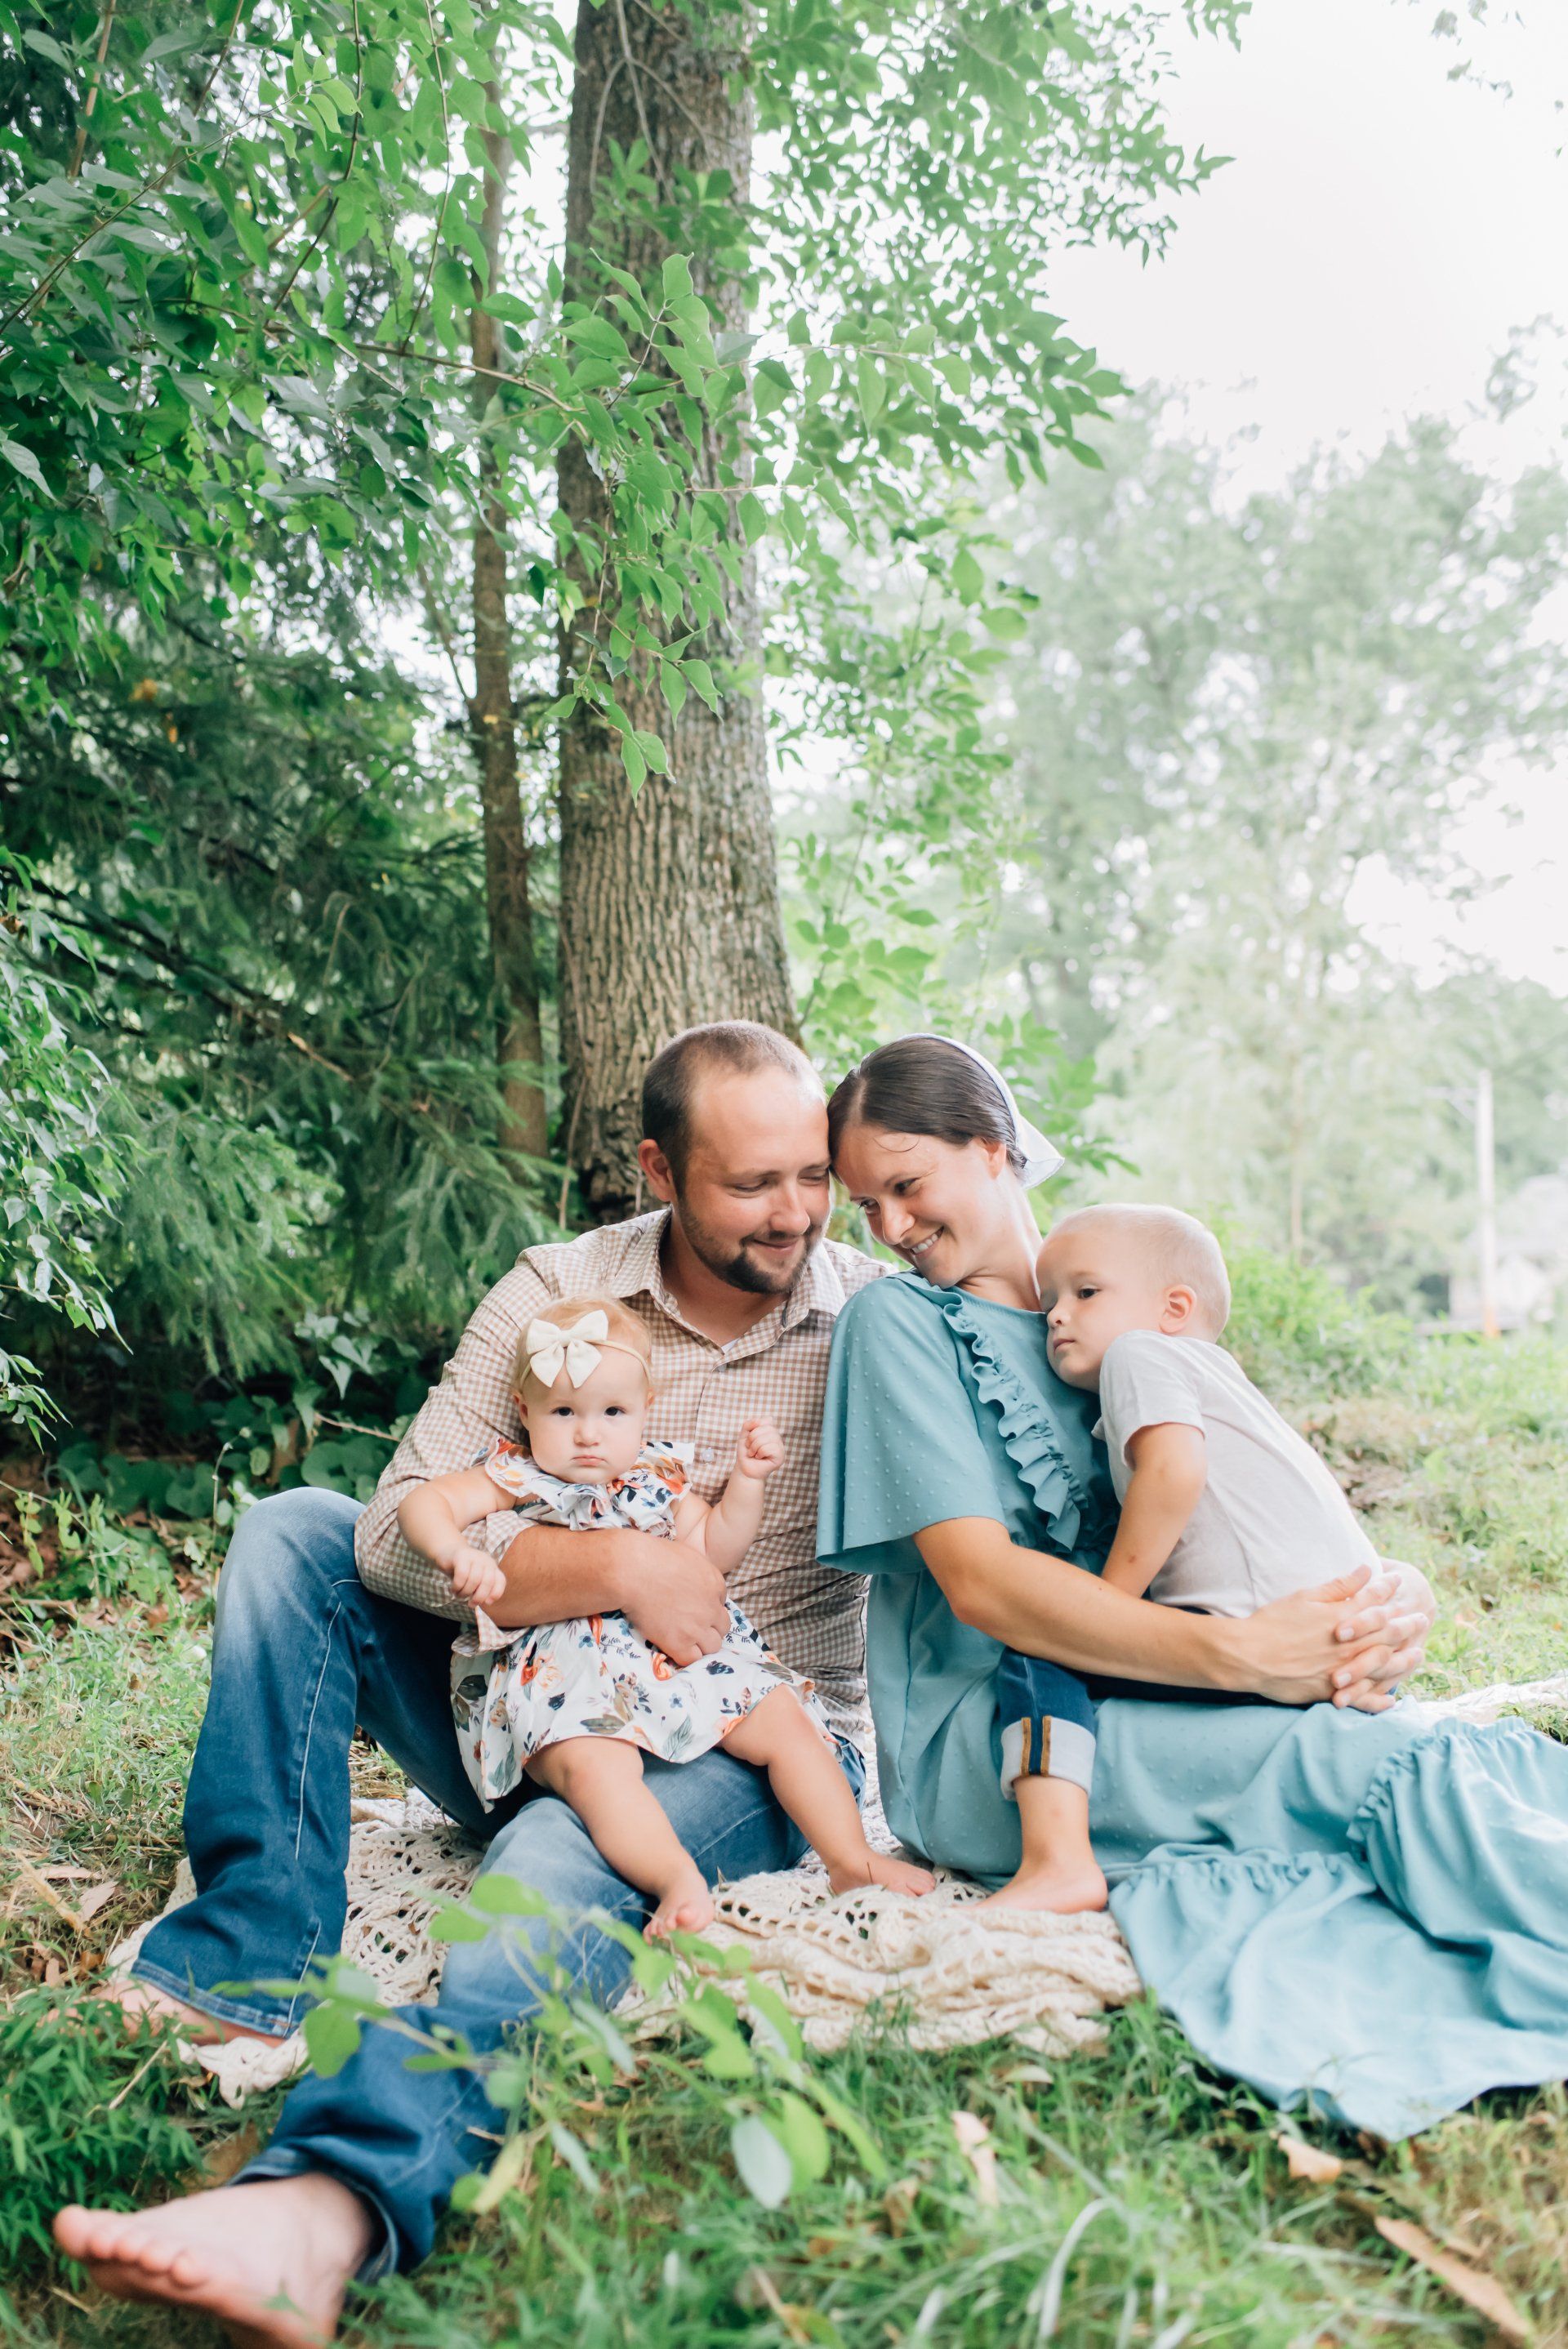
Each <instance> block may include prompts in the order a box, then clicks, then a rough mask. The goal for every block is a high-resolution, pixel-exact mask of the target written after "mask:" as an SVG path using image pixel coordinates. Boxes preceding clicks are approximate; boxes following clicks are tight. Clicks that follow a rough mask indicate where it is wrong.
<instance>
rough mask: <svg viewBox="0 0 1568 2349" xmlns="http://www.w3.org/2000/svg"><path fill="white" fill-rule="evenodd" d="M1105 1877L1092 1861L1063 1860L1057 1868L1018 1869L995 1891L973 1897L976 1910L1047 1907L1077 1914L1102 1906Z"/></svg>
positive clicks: (1062, 1914)
mask: <svg viewBox="0 0 1568 2349" xmlns="http://www.w3.org/2000/svg"><path fill="white" fill-rule="evenodd" d="M1107 1897H1108V1896H1107V1893H1106V1885H1105V1878H1104V1877H1103V1876H1102V1875H1101V1873H1100V1871H1099V1868H1097V1867H1096V1865H1095V1863H1094V1861H1093V1860H1092V1859H1090V1860H1082V1859H1073V1860H1063V1861H1061V1862H1060V1863H1059V1864H1058V1865H1057V1867H1055V1868H1050V1867H1040V1868H1020V1869H1019V1870H1018V1873H1017V1875H1016V1876H1015V1877H1014V1878H1013V1880H1012V1882H1011V1883H1010V1884H1004V1885H1003V1887H1002V1889H1001V1890H1000V1891H999V1892H991V1893H988V1894H987V1895H986V1897H985V1899H984V1900H977V1901H976V1902H975V1907H976V1908H977V1909H1051V1910H1053V1911H1054V1912H1055V1914H1056V1915H1057V1916H1058V1917H1077V1916H1080V1915H1081V1914H1082V1913H1083V1912H1084V1910H1085V1909H1103V1908H1104V1907H1105V1904H1106V1899H1107Z"/></svg>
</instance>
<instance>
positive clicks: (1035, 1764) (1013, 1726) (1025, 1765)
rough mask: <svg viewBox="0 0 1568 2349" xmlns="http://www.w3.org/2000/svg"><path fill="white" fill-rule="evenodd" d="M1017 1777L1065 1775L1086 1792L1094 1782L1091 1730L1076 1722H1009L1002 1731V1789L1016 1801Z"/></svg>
mask: <svg viewBox="0 0 1568 2349" xmlns="http://www.w3.org/2000/svg"><path fill="white" fill-rule="evenodd" d="M1020 1778H1065V1779H1066V1780H1067V1781H1068V1784H1069V1785H1074V1786H1081V1787H1082V1788H1083V1790H1084V1793H1085V1794H1086V1795H1087V1794H1088V1791H1089V1788H1090V1787H1091V1786H1092V1785H1093V1784H1094V1732H1093V1730H1092V1729H1085V1728H1084V1727H1083V1726H1082V1724H1081V1723H1078V1722H1076V1721H1054V1720H1051V1719H1048V1718H1047V1719H1045V1720H1039V1719H1036V1720H1032V1721H1010V1722H1009V1723H1007V1725H1006V1728H1005V1729H1004V1730H1003V1732H1002V1792H1003V1794H1004V1795H1006V1798H1007V1800H1008V1802H1010V1803H1016V1801H1017V1799H1018V1796H1017V1792H1016V1789H1017V1783H1018V1780H1019V1779H1020Z"/></svg>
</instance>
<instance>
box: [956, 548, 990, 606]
mask: <svg viewBox="0 0 1568 2349" xmlns="http://www.w3.org/2000/svg"><path fill="white" fill-rule="evenodd" d="M953 592H954V595H956V596H957V597H958V600H959V602H960V603H961V604H976V603H978V602H979V600H980V598H981V596H982V595H984V594H985V573H984V572H983V571H982V570H981V568H980V565H979V564H977V563H976V562H975V557H974V555H973V554H971V553H970V551H969V549H968V548H967V547H966V546H961V547H960V548H959V550H958V553H957V555H956V556H955V557H954V564H953Z"/></svg>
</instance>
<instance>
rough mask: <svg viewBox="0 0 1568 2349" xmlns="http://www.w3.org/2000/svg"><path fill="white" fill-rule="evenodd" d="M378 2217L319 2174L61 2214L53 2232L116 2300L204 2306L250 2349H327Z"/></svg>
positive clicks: (234, 2338) (74, 2208)
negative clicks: (153, 2205) (147, 2205)
mask: <svg viewBox="0 0 1568 2349" xmlns="http://www.w3.org/2000/svg"><path fill="white" fill-rule="evenodd" d="M372 2233H373V2221H372V2220H371V2216H370V2212H369V2211H368V2209H366V2206H365V2204H364V2203H363V2202H362V2201H361V2200H360V2199H359V2197H358V2195H357V2194H354V2193H351V2192H350V2191H349V2189H348V2188H347V2187H346V2186H342V2185H339V2183H338V2181H337V2179H336V2178H327V2177H325V2176H324V2175H323V2173H322V2172H321V2171H320V2170H311V2171H308V2172H307V2173H306V2174H305V2175H304V2177H302V2178H257V2179H255V2180H254V2181H253V2183H252V2184H250V2185H241V2186H222V2187H219V2188H218V2189H216V2190H215V2191H214V2192H212V2193H211V2194H191V2195H190V2196H188V2197H187V2198H186V2199H185V2200H184V2201H183V2202H166V2203H164V2204H163V2205H162V2207H161V2209H156V2210H137V2211H130V2212H127V2211H124V2210H84V2209H82V2208H81V2206H80V2205H79V2204H78V2203H75V2202H73V2203H71V2204H70V2205H69V2207H68V2208H67V2209H64V2210H60V2211H57V2213H56V2217H55V2240H56V2241H57V2243H58V2245H59V2247H60V2249H61V2251H64V2252H66V2253H67V2255H68V2257H70V2258H71V2259H73V2260H80V2261H82V2262H83V2264H84V2265H85V2267H86V2268H87V2271H88V2274H89V2275H90V2276H91V2277H92V2280H93V2282H95V2283H96V2284H97V2285H98V2288H99V2290H100V2291H103V2292H108V2294H109V2296H110V2298H111V2299H114V2300H150V2301H158V2302H166V2303H167V2304H168V2305H169V2306H170V2307H172V2308H200V2309H202V2310H204V2311H205V2312H206V2313H207V2314H208V2315H209V2316H212V2317H216V2319H217V2321H218V2323H220V2324H222V2326H223V2328H224V2330H225V2331H226V2332H227V2333H228V2335H229V2338H230V2339H231V2340H232V2341H233V2342H236V2343H237V2344H240V2349H318V2344H321V2343H323V2342H325V2341H330V2340H331V2339H332V2336H333V2334H334V2333H335V2331H336V2330H337V2319H338V2314H339V2312H340V2311H341V2309H342V2307H343V2295H344V2292H345V2291H346V2288H347V2285H348V2282H349V2279H350V2278H351V2277H352V2276H353V2275H354V2273H355V2271H356V2269H357V2268H358V2267H359V2266H360V2265H361V2263H362V2261H364V2259H365V2256H366V2252H367V2251H369V2249H370V2244H371V2240H372Z"/></svg>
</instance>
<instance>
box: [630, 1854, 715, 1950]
mask: <svg viewBox="0 0 1568 2349" xmlns="http://www.w3.org/2000/svg"><path fill="white" fill-rule="evenodd" d="M712 1922H713V1895H712V1893H711V1892H710V1891H709V1890H708V1889H707V1884H706V1883H705V1882H704V1881H703V1874H702V1870H701V1868H698V1866H697V1864H696V1860H695V1859H688V1860H687V1861H686V1866H685V1867H684V1868H682V1869H681V1871H680V1873H679V1874H678V1875H677V1876H674V1877H672V1878H670V1881H669V1882H668V1883H667V1884H666V1885H665V1889H664V1890H663V1892H661V1894H660V1895H659V1905H658V1907H657V1908H656V1909H655V1911H654V1913H653V1915H652V1916H651V1917H650V1918H649V1920H648V1921H647V1923H646V1924H645V1926H644V1928H643V1936H644V1939H645V1940H649V1941H662V1940H665V1936H666V1935H667V1934H670V1933H706V1932H707V1929H708V1927H709V1926H710V1925H711V1924H712Z"/></svg>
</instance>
